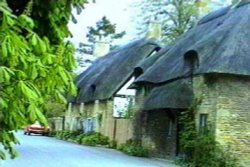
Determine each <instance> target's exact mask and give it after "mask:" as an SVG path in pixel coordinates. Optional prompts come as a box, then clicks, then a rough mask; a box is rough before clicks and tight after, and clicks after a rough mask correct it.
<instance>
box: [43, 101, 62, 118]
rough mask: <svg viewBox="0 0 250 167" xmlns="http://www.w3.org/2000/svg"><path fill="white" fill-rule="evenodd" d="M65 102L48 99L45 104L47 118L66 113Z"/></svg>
mask: <svg viewBox="0 0 250 167" xmlns="http://www.w3.org/2000/svg"><path fill="white" fill-rule="evenodd" d="M65 108H66V105H65V103H59V102H56V101H53V100H48V101H46V105H45V108H44V110H45V115H46V118H53V117H61V116H64V114H65V112H64V111H65Z"/></svg>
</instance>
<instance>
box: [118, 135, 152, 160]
mask: <svg viewBox="0 0 250 167" xmlns="http://www.w3.org/2000/svg"><path fill="white" fill-rule="evenodd" d="M118 149H119V150H120V151H122V152H124V153H126V154H128V155H132V156H138V157H148V156H149V150H148V149H147V148H144V147H142V145H141V143H140V142H138V141H135V140H132V139H130V140H127V142H126V143H125V144H121V145H120V147H119V148H118Z"/></svg>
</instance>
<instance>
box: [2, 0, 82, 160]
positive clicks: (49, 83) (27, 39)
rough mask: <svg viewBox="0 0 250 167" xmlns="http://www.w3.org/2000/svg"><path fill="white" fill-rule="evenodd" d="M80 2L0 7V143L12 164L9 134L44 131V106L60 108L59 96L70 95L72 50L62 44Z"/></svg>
mask: <svg viewBox="0 0 250 167" xmlns="http://www.w3.org/2000/svg"><path fill="white" fill-rule="evenodd" d="M84 2H86V1H85V0H69V1H64V0H60V1H56V2H55V1H49V0H46V1H41V0H24V1H16V0H8V1H7V2H5V1H1V2H0V43H1V46H0V143H1V144H2V145H3V147H4V149H5V150H7V151H8V152H9V153H10V154H11V157H12V158H13V157H15V156H16V152H15V151H14V150H13V148H12V143H14V144H17V143H18V141H17V139H16V138H15V136H14V134H13V130H18V129H20V128H22V127H23V126H24V125H26V124H31V123H34V121H36V120H38V121H39V122H41V123H42V124H44V125H46V124H47V120H46V118H45V116H44V108H45V105H46V103H45V102H46V101H47V100H48V99H53V100H55V101H58V102H61V103H65V102H66V100H65V98H64V96H63V95H62V94H65V93H66V92H67V93H68V92H69V93H70V94H73V95H74V94H76V88H75V86H74V83H73V76H72V70H73V68H74V66H75V62H74V58H73V53H74V47H73V46H72V45H71V44H70V43H65V40H64V39H65V38H66V37H68V36H69V35H70V33H69V31H68V28H67V23H68V21H69V19H70V17H71V5H73V6H78V7H79V6H81V5H82V4H83V3H84ZM7 3H8V4H7ZM4 158H5V155H4V153H3V151H0V159H4Z"/></svg>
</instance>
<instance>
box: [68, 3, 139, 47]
mask: <svg viewBox="0 0 250 167" xmlns="http://www.w3.org/2000/svg"><path fill="white" fill-rule="evenodd" d="M90 1H91V0H90ZM135 1H136V0H96V3H94V4H93V3H90V4H87V5H86V8H85V9H84V10H83V11H82V13H81V14H80V15H77V14H76V13H74V16H75V17H76V19H77V21H78V23H77V24H74V23H72V22H71V23H69V29H70V31H71V33H72V34H73V38H72V39H71V41H72V42H73V43H74V44H75V46H78V43H79V42H86V39H85V36H86V32H87V27H88V26H94V25H95V23H96V22H97V21H99V20H101V18H102V17H103V16H107V18H108V19H110V20H111V23H115V24H117V32H121V31H126V33H127V34H126V35H125V36H124V38H123V39H122V41H120V42H118V43H124V42H125V41H127V42H128V41H129V40H130V38H131V37H132V36H133V34H134V33H135V26H133V23H132V21H131V19H132V14H133V13H135V12H136V11H135V8H131V7H130V5H131V4H132V3H133V2H135Z"/></svg>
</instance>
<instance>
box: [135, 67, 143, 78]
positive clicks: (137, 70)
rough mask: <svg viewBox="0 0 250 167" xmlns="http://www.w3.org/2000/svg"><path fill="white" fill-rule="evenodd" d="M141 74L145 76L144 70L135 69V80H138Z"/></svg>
mask: <svg viewBox="0 0 250 167" xmlns="http://www.w3.org/2000/svg"><path fill="white" fill-rule="evenodd" d="M141 74H143V70H142V68H140V67H136V68H135V69H134V76H135V78H138V77H139V76H140V75H141Z"/></svg>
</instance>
